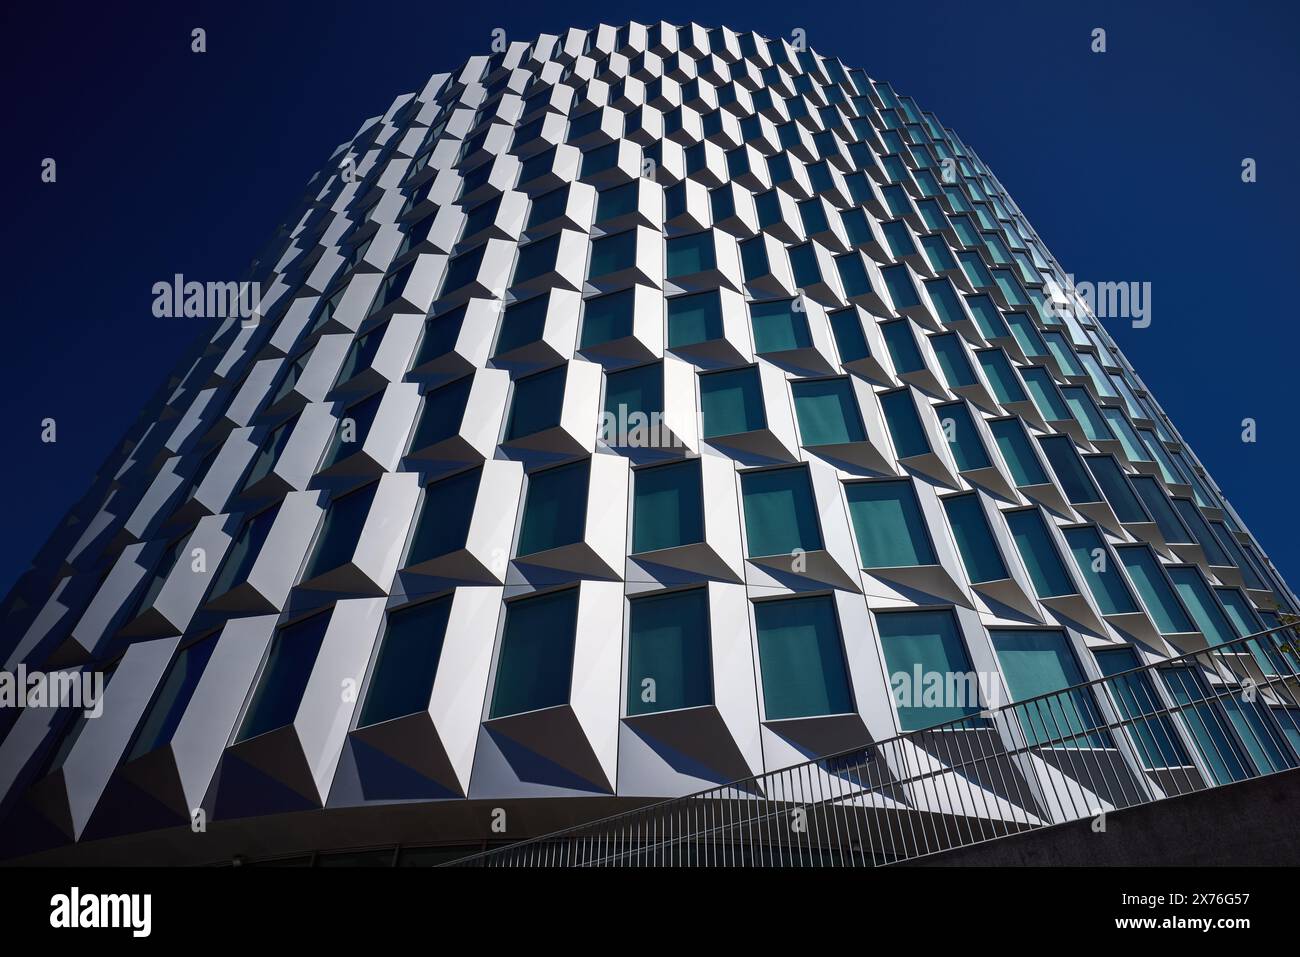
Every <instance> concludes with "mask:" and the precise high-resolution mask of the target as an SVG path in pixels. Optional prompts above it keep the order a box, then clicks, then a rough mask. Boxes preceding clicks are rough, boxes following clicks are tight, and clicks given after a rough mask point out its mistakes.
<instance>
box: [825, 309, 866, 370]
mask: <svg viewBox="0 0 1300 957" xmlns="http://www.w3.org/2000/svg"><path fill="white" fill-rule="evenodd" d="M830 320H831V332H832V333H833V334H834V336H835V348H836V349H838V350H839V352H840V361H841V362H856V361H857V360H858V359H866V358H867V357H868V356H870V355H871V350H870V349H868V348H867V338H866V334H865V333H863V331H862V322H861V320H859V319H858V313H857V310H855V309H840V310H839V311H837V312H832V313H831V314H830Z"/></svg>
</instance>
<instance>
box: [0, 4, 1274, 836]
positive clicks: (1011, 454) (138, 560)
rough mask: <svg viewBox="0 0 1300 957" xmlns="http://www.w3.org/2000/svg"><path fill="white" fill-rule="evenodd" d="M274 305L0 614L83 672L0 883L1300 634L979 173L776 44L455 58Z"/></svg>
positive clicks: (19, 765)
mask: <svg viewBox="0 0 1300 957" xmlns="http://www.w3.org/2000/svg"><path fill="white" fill-rule="evenodd" d="M251 278H252V279H253V280H255V281H256V282H257V283H258V284H259V289H260V290H261V314H260V316H258V317H255V321H241V320H240V319H237V318H234V319H228V320H226V321H224V322H222V323H221V324H220V326H219V327H218V328H216V330H215V332H214V333H213V334H212V335H211V337H210V339H206V340H205V341H203V342H201V343H199V344H198V346H197V348H196V350H195V353H194V354H193V355H192V356H191V357H189V359H188V360H187V361H186V363H185V364H184V365H183V367H182V368H181V369H180V370H179V371H178V372H177V373H176V374H174V375H173V376H172V378H171V379H170V380H169V381H168V382H167V383H166V385H165V386H164V388H163V389H162V390H161V391H160V393H159V394H158V395H157V397H156V398H155V399H154V401H153V402H152V403H151V404H150V405H149V407H148V408H146V409H145V410H144V412H143V413H142V415H141V417H140V419H139V422H138V423H137V424H136V425H135V426H134V428H133V429H132V430H131V431H130V432H129V434H128V435H127V436H125V438H124V440H123V441H122V443H121V445H120V447H119V448H118V449H117V451H116V452H115V453H114V454H113V455H112V456H111V457H110V459H109V460H108V461H107V462H106V463H105V465H104V467H103V469H102V470H101V472H100V473H99V474H98V475H97V476H96V477H95V480H94V483H93V485H92V487H91V489H90V491H89V492H88V494H87V495H86V497H85V498H84V499H83V500H82V501H81V502H80V503H79V504H78V505H77V506H76V507H75V508H73V510H72V511H71V512H70V513H69V515H68V517H67V519H66V520H65V521H64V522H63V523H62V524H61V525H60V527H59V528H58V529H57V531H56V532H55V533H54V534H53V536H52V537H51V538H50V540H49V542H48V543H47V544H46V546H45V547H44V548H43V549H42V551H41V552H40V554H39V555H37V556H36V559H35V561H34V563H33V565H32V567H31V569H30V570H29V571H28V572H27V573H26V574H25V575H24V577H23V578H22V579H21V580H20V582H19V583H18V584H17V585H16V586H15V588H14V589H13V591H12V593H11V594H10V595H9V597H8V599H7V600H6V602H5V604H4V605H3V607H2V608H0V614H2V615H3V637H0V658H2V659H3V667H4V669H5V670H8V671H13V670H15V669H16V668H18V666H19V665H20V664H21V665H25V666H26V667H27V668H28V669H45V670H51V669H56V668H62V669H89V670H92V671H97V672H102V673H103V674H104V675H105V676H106V678H108V683H107V686H106V691H105V701H104V712H103V715H102V716H101V717H99V718H96V719H86V718H83V717H80V716H79V714H78V713H77V712H74V711H72V710H71V709H66V708H65V709H26V710H22V711H13V710H12V709H9V710H8V711H7V712H0V734H2V735H3V742H2V743H0V801H2V802H3V803H0V816H2V817H0V851H2V852H3V856H14V855H22V854H27V853H32V852H38V851H43V850H49V849H54V848H59V847H64V848H67V847H68V846H73V845H78V844H90V843H92V842H98V841H102V840H106V839H107V840H121V839H123V838H124V837H125V838H130V837H131V836H133V835H139V834H143V833H145V832H158V831H160V830H163V831H165V830H167V829H170V830H169V831H167V833H171V834H174V837H173V838H171V839H170V842H171V843H170V844H169V845H168V850H167V852H166V853H163V852H162V851H159V853H158V857H159V859H176V860H192V861H203V860H206V859H212V858H215V857H217V856H219V855H217V854H216V853H215V852H211V851H209V850H204V849H201V848H199V844H200V842H201V839H200V838H198V837H197V836H194V837H192V829H191V827H190V826H189V823H190V821H191V817H192V815H193V814H194V813H195V811H196V809H201V810H202V813H203V816H204V817H205V818H206V820H207V821H209V822H211V826H212V828H213V830H214V831H216V830H219V829H220V826H221V825H223V824H226V823H236V824H237V823H238V822H245V823H248V822H256V821H257V820H259V819H263V818H266V817H267V816H270V815H278V816H280V817H277V819H276V820H277V822H278V823H277V824H276V825H275V830H271V829H268V830H266V831H263V832H256V831H255V829H254V828H253V827H252V826H251V825H250V827H249V829H247V830H245V831H242V832H238V833H241V834H244V835H245V836H247V835H252V834H255V833H259V834H260V836H259V837H258V838H257V839H258V840H259V841H260V842H261V844H260V845H259V846H260V847H262V848H263V849H264V850H265V852H266V853H267V854H268V855H273V854H274V853H278V852H288V851H290V850H296V849H299V848H300V847H302V846H312V845H313V842H314V845H315V846H318V847H319V846H338V847H347V846H357V845H363V844H366V843H382V842H383V840H385V838H384V837H383V827H384V821H386V820H393V821H396V820H397V819H398V818H397V816H396V809H397V808H399V807H401V808H405V809H406V810H407V811H408V812H411V808H412V807H414V808H415V809H416V810H417V811H418V813H419V814H420V815H421V817H420V818H419V820H420V822H421V828H422V830H421V833H422V834H423V835H424V837H425V840H426V841H428V842H430V843H433V842H437V841H454V840H461V839H464V840H470V839H482V838H484V837H488V836H491V835H492V832H491V830H490V826H491V824H492V819H491V818H490V816H489V809H491V808H494V807H498V806H500V807H509V808H510V809H512V812H511V813H516V814H522V815H523V816H524V817H525V818H528V815H529V814H530V813H534V812H530V811H528V807H529V802H530V801H533V799H536V798H562V799H566V800H562V801H558V802H555V801H552V802H547V803H546V805H545V806H546V808H547V810H546V811H545V812H542V811H537V812H535V814H536V815H537V816H535V817H532V818H528V820H529V821H531V822H532V823H533V824H534V825H535V826H536V827H542V826H558V825H559V824H563V823H573V822H576V821H579V820H583V819H585V818H589V817H593V816H595V814H596V813H597V812H598V811H599V812H601V813H604V812H607V811H608V810H611V809H617V808H618V807H619V805H620V802H624V801H626V802H629V803H638V802H644V801H645V800H647V799H652V798H658V797H664V796H674V795H680V794H686V793H689V792H692V791H697V790H701V789H703V788H707V787H711V786H714V785H716V784H720V783H723V782H727V781H732V780H736V779H739V778H743V777H747V776H750V775H754V774H759V773H762V772H764V771H765V770H771V769H776V768H782V767H786V766H788V765H792V764H796V763H798V762H801V761H804V760H806V759H807V758H809V757H813V756H817V755H822V754H828V753H831V752H837V751H841V750H844V749H848V748H852V747H858V746H860V745H862V744H864V743H866V742H869V741H872V740H876V741H879V740H883V739H886V738H890V737H893V736H895V735H897V734H899V733H900V732H903V731H908V730H912V729H916V728H922V727H926V726H929V725H933V724H936V723H938V722H941V721H946V720H951V719H953V718H954V717H960V716H961V715H963V714H970V713H976V712H978V711H980V710H981V709H983V708H987V707H991V706H994V705H996V704H998V703H1000V702H999V701H994V700H986V699H992V698H1000V699H1001V701H1013V700H1016V699H1017V698H1024V697H1029V696H1032V695H1035V694H1040V693H1043V692H1047V691H1053V690H1056V689H1059V688H1061V687H1065V686H1067V685H1071V684H1077V683H1080V682H1083V681H1086V680H1090V679H1093V678H1097V677H1100V676H1102V675H1103V674H1109V673H1113V671H1114V670H1115V668H1116V667H1117V666H1118V663H1122V664H1125V665H1126V666H1127V667H1136V666H1138V665H1141V664H1149V663H1152V662H1156V661H1159V660H1161V659H1162V658H1166V657H1171V656H1176V655H1180V654H1184V653H1187V652H1194V651H1197V650H1199V649H1202V648H1205V647H1209V646H1212V645H1215V644H1218V643H1221V642H1224V641H1228V640H1232V639H1235V638H1237V637H1239V636H1241V635H1245V634H1249V633H1253V632H1256V631H1259V630H1262V629H1263V628H1265V627H1269V626H1271V625H1275V624H1277V622H1278V619H1277V614H1278V612H1279V611H1291V612H1293V611H1295V609H1296V599H1295V596H1294V595H1293V594H1292V592H1291V591H1290V590H1289V589H1288V588H1287V586H1286V584H1285V583H1284V582H1283V581H1282V580H1281V578H1280V576H1279V575H1278V573H1277V571H1276V570H1275V569H1274V567H1273V566H1272V564H1271V563H1270V562H1269V560H1268V558H1267V556H1266V555H1265V554H1264V552H1263V550H1262V549H1261V548H1260V546H1259V544H1258V542H1257V541H1256V540H1255V539H1254V538H1253V537H1252V536H1251V534H1250V533H1249V532H1248V531H1247V529H1246V526H1245V524H1244V522H1243V521H1242V520H1241V517H1240V516H1239V515H1237V514H1236V513H1235V512H1234V511H1233V509H1232V508H1231V506H1229V505H1228V503H1227V502H1226V501H1225V500H1224V498H1223V496H1222V495H1221V493H1220V492H1219V490H1218V489H1217V487H1216V486H1215V483H1214V481H1213V479H1211V477H1210V476H1209V475H1208V474H1207V473H1206V471H1205V469H1204V468H1203V467H1202V466H1201V464H1200V463H1199V462H1198V460H1197V459H1196V456H1195V455H1194V453H1193V452H1192V450H1191V448H1190V446H1189V445H1188V444H1187V443H1186V442H1184V441H1183V439H1182V437H1181V435H1180V434H1179V432H1178V431H1177V429H1176V428H1175V427H1174V425H1173V424H1172V423H1171V422H1170V421H1169V419H1168V418H1167V417H1166V416H1165V414H1164V413H1163V412H1162V411H1161V409H1160V407H1159V406H1158V405H1157V403H1156V401H1155V399H1154V397H1153V396H1152V395H1151V394H1150V392H1149V391H1148V390H1147V389H1146V387H1145V386H1144V385H1143V383H1142V380H1141V378H1140V377H1139V376H1138V375H1137V373H1136V372H1135V371H1134V370H1133V368H1132V367H1131V366H1130V365H1129V364H1128V363H1127V361H1126V360H1125V359H1124V357H1123V356H1122V355H1121V354H1120V352H1119V350H1118V349H1117V348H1116V346H1115V344H1114V342H1113V340H1112V339H1111V337H1110V336H1109V335H1108V334H1107V332H1106V330H1105V329H1104V328H1103V327H1102V325H1101V324H1100V322H1098V321H1097V320H1096V318H1095V317H1094V315H1093V313H1092V312H1091V311H1090V310H1089V308H1088V306H1087V303H1086V302H1084V300H1083V299H1082V298H1081V297H1079V296H1078V295H1077V293H1076V292H1075V291H1074V290H1073V289H1071V288H1070V286H1069V283H1068V282H1067V277H1066V272H1065V270H1064V269H1062V267H1061V266H1060V265H1059V264H1058V263H1057V262H1056V260H1055V259H1054V258H1053V257H1052V255H1051V253H1050V252H1049V251H1048V250H1047V249H1046V247H1045V246H1044V245H1043V243H1042V242H1041V241H1040V240H1039V238H1038V236H1037V235H1036V233H1035V232H1034V230H1033V228H1032V227H1031V226H1030V224H1029V223H1028V221H1027V220H1026V219H1025V217H1024V215H1023V214H1022V213H1021V212H1020V210H1019V209H1018V207H1017V206H1016V204H1015V202H1014V201H1013V200H1012V199H1011V198H1010V197H1009V196H1008V195H1007V194H1006V192H1005V191H1004V190H1003V189H1002V187H1001V186H1000V184H999V183H998V181H997V179H996V178H995V177H994V176H993V174H992V173H991V172H990V171H989V170H988V169H987V168H986V167H985V166H984V164H983V163H982V162H981V161H980V160H979V158H978V157H977V156H976V155H975V153H974V152H973V151H972V150H971V149H970V148H969V147H967V146H966V145H964V143H963V142H962V141H961V140H960V139H959V138H958V137H957V136H956V135H955V134H954V133H953V132H951V131H950V130H947V129H945V128H944V127H943V126H942V125H940V123H939V122H938V121H937V120H936V118H935V117H934V116H933V115H932V114H930V113H927V112H923V111H922V110H921V109H920V108H919V107H918V106H917V104H916V103H915V102H914V101H913V100H912V99H910V98H908V97H906V96H902V95H899V94H896V93H895V92H894V91H893V90H892V89H891V88H890V87H889V86H888V85H887V84H885V83H882V82H878V81H873V80H871V79H870V78H868V76H867V75H866V74H865V73H864V72H862V71H861V70H859V69H855V68H851V67H847V66H845V65H843V64H842V63H840V62H839V61H838V60H835V59H833V58H828V57H825V56H821V55H818V54H816V53H813V52H811V51H808V50H802V49H796V48H794V47H792V46H791V44H790V42H788V41H786V40H783V39H764V38H763V37H760V36H758V35H756V34H753V33H737V32H734V31H732V30H729V29H726V28H713V29H706V28H703V27H700V26H697V25H694V24H691V25H688V26H681V27H677V26H672V25H669V24H666V23H660V24H656V25H649V26H646V25H640V24H636V23H632V24H628V25H626V26H622V27H618V28H615V27H609V26H600V27H597V28H595V29H591V30H570V31H568V32H567V33H564V34H562V35H559V36H549V35H544V36H541V37H539V38H538V39H536V40H535V41H533V42H531V43H524V42H514V43H509V44H505V45H504V49H501V50H498V51H497V52H494V53H492V54H490V55H482V56H474V57H471V58H470V59H469V60H468V62H467V63H466V64H465V65H464V66H463V67H462V68H461V69H460V70H458V71H457V72H454V73H446V74H438V75H436V76H434V77H433V78H431V79H430V81H429V82H428V84H427V85H426V86H425V88H424V89H423V90H421V91H420V92H419V93H417V94H414V95H406V96H402V97H399V98H398V99H397V100H396V101H395V102H394V103H393V104H392V106H391V107H390V108H389V109H388V110H387V111H386V112H385V113H384V114H383V115H382V116H380V117H376V118H373V119H371V120H368V121H367V122H366V123H364V124H363V125H362V127H361V129H360V130H359V132H358V133H357V134H356V136H355V137H353V138H352V139H351V140H350V141H349V142H347V143H344V144H343V145H342V146H340V147H339V148H338V149H337V150H336V151H335V153H334V155H333V156H331V158H330V160H329V162H328V164H327V166H326V168H325V169H324V170H322V171H321V172H320V173H318V174H317V175H316V176H315V177H314V178H313V179H312V181H311V183H310V185H309V193H308V195H307V196H306V197H305V199H304V200H303V202H302V204H301V207H300V208H299V210H298V211H297V212H296V213H295V214H294V216H293V218H292V219H290V220H289V222H288V223H287V224H286V225H285V226H284V227H283V228H282V230H281V231H280V234H279V235H278V236H277V237H276V239H275V240H274V241H273V242H272V243H271V245H270V248H269V249H268V250H267V251H266V252H264V253H263V255H262V256H261V257H260V258H259V259H258V260H256V261H255V262H254V264H253V267H252V273H251ZM1121 658H1122V662H1121V660H1120V659H1121ZM931 672H936V673H940V674H952V673H969V672H974V673H977V674H980V675H987V676H989V681H987V682H981V686H980V687H981V690H980V698H979V699H978V700H964V701H951V700H941V701H931V700H921V699H920V698H919V697H914V698H905V696H903V695H901V694H900V693H899V692H898V690H897V688H895V687H893V685H894V676H896V675H899V674H903V675H907V676H911V675H913V674H920V673H931ZM1176 693H1177V689H1169V688H1164V689H1159V694H1160V695H1161V696H1162V697H1166V698H1168V697H1169V696H1170V695H1174V694H1176ZM600 798H604V799H605V800H604V801H603V802H601V801H599V800H593V799H600ZM534 806H536V807H541V805H540V804H535V805H534ZM285 813H291V814H293V815H294V816H292V817H289V818H285V817H283V816H282V815H284V814H285ZM386 813H391V815H392V816H391V817H385V814H386ZM411 813H414V812H411ZM286 822H289V823H286ZM510 827H511V828H514V827H515V825H513V824H512V825H510ZM296 829H297V830H296ZM228 833H235V832H233V831H232V832H228ZM513 833H516V832H515V831H514V830H507V831H505V832H504V833H502V834H499V835H498V836H500V837H509V836H510V835H511V834H513ZM268 835H270V836H268ZM407 839H408V840H409V839H410V838H409V836H408V838H407ZM250 840H251V838H250Z"/></svg>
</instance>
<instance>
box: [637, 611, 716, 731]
mask: <svg viewBox="0 0 1300 957" xmlns="http://www.w3.org/2000/svg"><path fill="white" fill-rule="evenodd" d="M627 658H628V665H627V713H628V714H630V715H631V714H654V713H656V712H659V711H675V710H677V709H680V708H698V707H700V706H702V705H707V704H712V703H713V666H712V662H711V660H710V656H709V593H708V590H707V589H704V588H694V589H691V590H690V591H683V592H673V593H670V594H667V595H653V596H650V597H647V598H634V599H632V601H631V610H630V612H629V616H628V639H627Z"/></svg>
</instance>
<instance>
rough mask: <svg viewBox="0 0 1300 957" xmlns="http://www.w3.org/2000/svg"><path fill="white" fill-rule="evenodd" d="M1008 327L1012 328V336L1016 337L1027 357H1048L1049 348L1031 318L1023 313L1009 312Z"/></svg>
mask: <svg viewBox="0 0 1300 957" xmlns="http://www.w3.org/2000/svg"><path fill="white" fill-rule="evenodd" d="M1007 325H1009V326H1010V327H1011V334H1012V335H1013V336H1015V337H1016V343H1017V344H1018V345H1019V346H1020V349H1021V351H1023V352H1024V354H1025V355H1027V356H1045V355H1047V346H1046V345H1045V344H1044V343H1043V337H1042V336H1040V335H1039V334H1038V327H1037V326H1036V325H1034V320H1032V319H1030V318H1029V316H1027V315H1026V314H1025V313H1023V312H1009V313H1007Z"/></svg>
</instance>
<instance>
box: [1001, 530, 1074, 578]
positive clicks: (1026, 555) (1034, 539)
mask: <svg viewBox="0 0 1300 957" xmlns="http://www.w3.org/2000/svg"><path fill="white" fill-rule="evenodd" d="M1004 514H1005V515H1006V518H1007V526H1008V527H1009V528H1010V529H1011V537H1012V539H1013V540H1014V541H1015V543H1016V548H1017V550H1019V552H1020V557H1021V558H1022V559H1024V562H1025V567H1026V568H1027V569H1028V570H1029V579H1030V581H1032V582H1033V583H1034V593H1035V594H1036V595H1038V597H1039V598H1052V597H1055V596H1058V595H1073V594H1076V591H1075V588H1074V582H1072V581H1071V580H1070V575H1069V573H1068V572H1067V571H1066V570H1065V564H1064V563H1063V562H1062V561H1061V556H1060V554H1059V553H1058V552H1057V551H1056V545H1055V544H1054V543H1053V541H1052V536H1051V533H1050V532H1048V530H1047V525H1046V524H1045V523H1044V522H1043V516H1042V514H1041V513H1040V512H1039V511H1038V509H1036V508H1027V509H1023V510H1021V511H1017V512H1006V513H1004Z"/></svg>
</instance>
